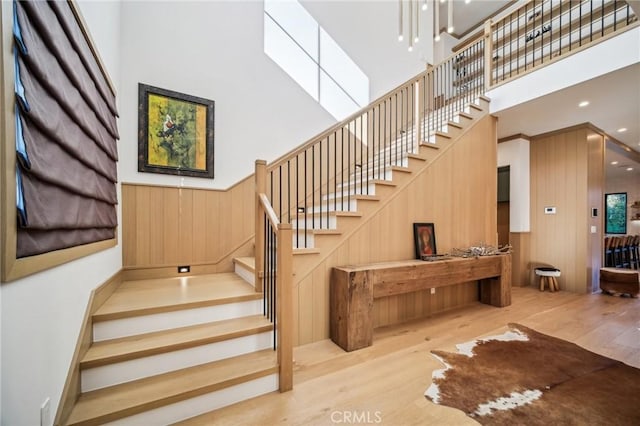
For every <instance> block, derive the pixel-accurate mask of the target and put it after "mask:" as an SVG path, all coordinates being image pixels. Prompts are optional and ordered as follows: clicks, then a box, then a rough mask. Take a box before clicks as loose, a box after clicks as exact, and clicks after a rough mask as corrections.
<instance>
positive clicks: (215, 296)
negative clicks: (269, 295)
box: [93, 272, 262, 322]
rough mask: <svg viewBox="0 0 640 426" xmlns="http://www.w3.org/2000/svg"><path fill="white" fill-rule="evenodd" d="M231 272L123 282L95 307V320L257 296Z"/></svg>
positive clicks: (211, 304)
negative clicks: (102, 302)
mask: <svg viewBox="0 0 640 426" xmlns="http://www.w3.org/2000/svg"><path fill="white" fill-rule="evenodd" d="M261 297H262V295H261V294H260V293H256V292H255V289H254V288H253V287H252V286H251V285H250V284H249V283H247V282H246V281H244V280H243V279H242V278H241V277H239V276H238V275H236V274H234V273H233V272H228V273H220V274H208V275H199V276H189V277H173V278H162V279H150V280H139V281H125V282H123V283H122V284H121V285H120V287H118V288H117V289H116V291H115V292H114V293H113V294H112V295H111V297H109V299H107V300H106V301H105V303H104V304H103V305H102V306H101V307H100V308H98V310H97V311H96V313H95V314H94V315H93V321H94V322H100V321H107V320H112V319H119V318H128V317H134V316H139V315H148V314H154V313H159V312H170V311H176V310H180V309H190V308H196V307H203V306H213V305H219V304H224V303H231V302H241V301H246V300H255V299H260V298H261Z"/></svg>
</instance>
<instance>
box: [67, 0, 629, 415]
mask: <svg viewBox="0 0 640 426" xmlns="http://www.w3.org/2000/svg"><path fill="white" fill-rule="evenodd" d="M609 3H610V2H609ZM619 3H620V7H625V8H626V10H627V12H626V15H621V16H625V18H624V19H625V22H624V25H626V26H629V25H636V26H637V24H634V23H635V22H636V21H637V18H636V17H635V15H632V14H631V15H630V13H629V8H628V5H626V2H619ZM613 4H614V6H612V7H613V8H614V9H612V11H613V18H612V22H613V23H614V25H613V31H616V25H618V26H621V25H623V24H622V23H618V17H617V16H618V15H617V13H619V12H616V11H617V10H618V9H616V7H617V6H618V2H614V3H613ZM601 6H602V7H603V9H602V13H601V23H600V25H601V35H600V37H604V36H605V19H604V16H605V15H604V13H605V12H607V13H609V12H608V9H607V10H605V8H604V3H602V4H601ZM556 7H558V8H559V9H558V14H555V15H554V16H556V17H558V16H564V15H566V14H567V13H569V18H570V19H569V21H565V22H571V19H575V18H572V17H571V16H572V15H571V13H572V12H571V11H572V9H571V8H569V9H565V10H564V12H563V9H562V6H561V3H560V2H558V6H556ZM572 8H575V7H574V6H572ZM580 8H581V7H580ZM554 11H555V9H548V11H547V13H548V14H549V15H551V14H552V13H553V12H554ZM527 13H528V12H527V10H526V8H525V15H527ZM581 13H582V12H580V14H578V15H576V16H578V18H577V19H578V22H580V25H579V26H578V27H579V28H582V26H583V24H582V22H583V18H582V17H581V16H582V15H581ZM542 15H543V16H546V15H545V14H544V12H542ZM513 16H516V23H518V22H520V21H521V19H520V18H521V14H520V11H518V13H517V14H516V15H514V14H513V13H512V14H510V15H509V18H508V19H507V18H505V19H507V20H505V21H504V22H503V21H500V22H499V23H498V24H494V25H492V26H491V29H490V32H488V33H487V37H486V39H487V43H488V45H487V46H485V44H484V40H479V41H477V42H475V43H473V44H472V45H470V46H469V47H467V48H466V49H464V50H462V51H460V52H458V53H456V54H455V55H453V56H452V57H450V58H449V59H447V60H445V61H444V62H443V63H441V64H438V65H437V66H436V67H434V68H432V69H430V70H428V71H426V72H425V73H421V74H420V75H419V76H417V77H415V78H413V79H411V80H409V81H408V82H407V83H405V84H404V85H401V86H399V87H398V88H396V89H394V90H393V91H391V92H389V93H388V94H386V95H384V96H382V97H381V98H379V99H378V100H376V101H375V102H373V103H372V104H371V105H369V106H368V107H367V108H365V109H363V110H362V111H360V112H358V113H356V114H354V115H353V116H352V117H349V118H347V119H346V120H344V121H343V122H341V123H338V124H337V125H336V126H334V127H332V128H330V129H328V130H327V131H326V132H324V133H322V134H321V135H319V136H317V137H316V138H313V139H312V140H311V141H309V142H308V143H306V144H304V145H302V146H301V147H299V148H298V149H296V150H295V151H293V152H292V153H290V154H288V155H287V156H286V157H283V158H282V159H280V160H278V161H275V162H274V163H272V164H270V165H269V166H268V167H267V166H266V163H264V162H262V163H261V166H260V167H258V165H257V166H256V174H255V178H256V196H257V198H256V199H257V200H258V202H257V206H256V207H257V209H256V210H257V212H256V226H255V230H256V232H255V240H256V242H255V249H256V256H255V258H240V259H235V262H234V263H235V272H228V273H221V274H214V275H202V276H197V277H182V278H166V279H154V280H139V281H126V282H123V283H122V284H121V286H120V287H119V288H118V289H117V290H116V291H115V292H114V293H113V295H112V296H111V297H110V298H109V299H108V300H107V301H106V302H105V303H104V304H103V305H102V306H101V307H100V308H99V309H98V310H97V311H96V312H95V313H94V315H93V316H92V318H91V323H92V324H93V341H92V343H91V345H90V347H89V348H88V350H87V351H86V354H85V355H84V357H83V358H82V360H81V361H80V363H79V366H80V370H81V378H80V388H81V390H80V395H79V398H78V400H77V402H76V404H75V406H74V407H73V409H72V411H71V413H70V415H69V417H68V419H66V424H72V425H76V424H77V425H80V424H82V425H95V424H105V423H114V424H136V425H141V424H144V425H153V424H168V423H175V422H179V421H181V420H185V419H188V418H192V417H194V416H198V415H200V414H203V413H206V412H210V411H212V410H215V409H217V408H221V407H223V406H226V405H230V404H233V403H235V402H239V401H242V400H245V399H249V398H252V397H255V396H258V395H261V394H264V393H268V392H272V391H275V390H278V389H283V383H285V382H287V383H289V384H288V385H284V389H288V388H290V386H291V375H292V367H291V345H292V342H291V337H290V336H287V333H286V332H281V330H280V328H279V327H281V324H287V323H289V327H291V325H290V323H292V321H291V320H288V319H285V320H284V321H281V318H280V315H281V314H282V311H285V314H286V315H291V312H287V309H289V310H291V308H288V306H289V305H290V301H289V302H285V303H280V299H279V298H275V296H274V295H273V294H274V293H275V289H276V288H278V289H279V290H278V291H279V292H280V293H278V297H281V295H285V296H284V297H285V298H286V297H289V298H290V297H291V293H292V290H291V281H292V276H293V275H294V274H295V275H296V277H297V278H296V279H300V277H304V276H306V275H307V274H308V273H309V271H311V269H312V268H313V266H314V265H317V264H318V263H319V262H322V260H323V259H326V258H327V256H328V255H329V254H330V253H332V252H333V251H335V249H336V247H338V246H339V245H340V244H341V243H343V242H345V241H346V240H347V239H348V238H349V236H350V235H352V234H354V233H355V232H356V230H357V229H358V227H360V226H362V224H363V223H366V222H367V221H368V220H369V219H371V218H372V217H374V216H375V215H376V212H379V211H380V210H381V209H382V208H383V207H384V206H385V205H387V204H389V203H390V202H391V201H392V200H393V199H394V194H398V193H399V192H401V190H402V189H403V188H406V187H407V186H408V185H409V184H410V183H411V182H412V180H414V179H415V178H416V176H418V175H419V174H421V173H422V172H423V171H425V170H426V169H427V168H428V167H429V165H430V164H432V163H434V162H435V161H437V160H438V158H439V157H440V156H442V155H443V154H444V153H445V152H447V150H448V149H449V148H451V147H453V146H454V144H455V142H456V140H457V139H458V138H459V137H460V136H462V135H464V134H465V132H466V131H467V130H468V129H469V128H471V127H472V126H473V124H474V122H476V121H477V120H478V119H480V118H481V117H483V116H485V115H486V114H488V111H489V108H488V106H489V99H487V98H486V97H484V96H483V94H484V93H485V88H486V87H485V84H486V81H485V74H487V75H488V79H486V80H488V82H489V84H495V83H498V82H501V81H505V80H507V79H509V78H512V77H514V76H515V75H516V74H517V73H518V72H519V71H518V70H519V67H520V63H521V62H522V63H523V64H525V66H524V70H525V71H526V69H527V66H528V67H529V68H531V67H532V66H539V65H542V63H543V62H544V59H543V58H546V57H547V56H546V55H548V56H550V57H551V56H552V57H553V58H554V59H550V60H547V62H549V61H551V60H556V59H559V58H560V55H566V54H567V52H568V51H569V50H571V49H573V47H574V45H575V44H576V40H578V42H579V43H578V47H582V41H581V40H582V34H581V32H580V33H579V38H577V39H576V38H574V39H572V38H571V34H572V32H575V31H576V30H571V27H570V31H569V32H568V33H565V35H564V36H563V35H562V32H560V34H558V37H557V38H555V39H554V38H553V37H549V38H548V39H546V40H547V41H546V44H545V43H544V42H543V40H542V38H541V39H540V42H539V46H538V45H536V47H535V49H539V51H540V53H544V55H542V54H540V55H537V56H535V55H536V54H534V53H532V52H534V50H531V51H527V50H526V49H525V51H524V53H523V54H521V52H520V50H521V49H520V47H519V46H518V45H516V47H515V49H511V47H509V46H510V44H511V37H509V38H508V42H507V41H506V40H507V38H505V32H504V29H505V28H511V25H512V23H511V21H510V20H512V19H513V18H512V17H513ZM523 16H524V15H523ZM607 16H608V15H607ZM556 19H557V18H556ZM507 21H508V22H507ZM526 25H530V24H526ZM565 25H566V23H565ZM607 28H608V27H607ZM500 29H502V33H500ZM525 30H526V31H529V30H530V28H528V27H526V26H525V28H523V32H522V34H524V33H525V32H526V31H525ZM580 31H581V30H580ZM567 34H569V36H568V37H569V39H568V41H567V42H566V43H565V40H564V39H565V38H566V37H567ZM588 35H589V37H590V38H593V34H592V33H591V31H590V32H589V34H588ZM534 44H535V43H534ZM505 46H507V47H508V49H505ZM485 49H486V52H488V54H485ZM498 49H501V50H500V51H498ZM544 49H556V50H553V51H552V52H551V53H550V52H549V51H548V50H544ZM512 50H513V52H512ZM505 52H507V53H508V55H506V54H505ZM536 52H537V50H536ZM498 53H499V54H498ZM528 55H532V56H533V57H532V58H531V60H529V59H528V58H529V56H528ZM521 56H522V57H523V58H524V59H522V61H519V60H518V59H513V58H518V57H521ZM556 57H557V58H556ZM496 61H498V62H496ZM514 61H515V64H516V66H515V68H514V67H512V66H509V67H508V68H507V65H506V64H511V63H513V62H514ZM494 62H496V63H494ZM485 63H486V67H485ZM527 64H528V65H527ZM507 69H508V72H507ZM514 69H515V71H514ZM283 235H284V237H283ZM285 241H286V242H287V244H283V242H285ZM288 242H290V243H291V244H288ZM283 246H284V247H285V250H284V251H285V255H282V251H283V250H282V247H283ZM291 246H292V247H293V250H291ZM289 258H292V259H289ZM287 264H288V265H287ZM283 265H284V267H283ZM292 270H293V272H294V273H292ZM323 276H324V275H323ZM256 277H259V281H257V280H256ZM282 282H285V284H282ZM281 286H284V287H281ZM282 288H284V291H281V289H282ZM263 295H264V296H267V295H271V296H270V297H272V299H271V300H270V301H269V302H265V300H267V299H263ZM275 300H278V308H277V310H276V309H275ZM283 306H284V307H285V308H283ZM276 317H277V318H278V320H277V321H278V328H277V329H278V336H277V337H278V339H277V340H276V339H275V338H274V337H276V336H275V334H274V328H276V327H275V325H274V323H273V321H275V319H276ZM283 336H285V337H284V338H283ZM280 339H285V340H288V341H287V342H286V345H282V344H281V343H282V342H281V340H280ZM276 341H277V343H276ZM276 344H277V346H278V350H279V351H280V350H281V348H282V347H283V346H284V347H286V348H288V351H287V352H288V353H285V354H284V355H282V353H279V352H277V351H274V346H276ZM283 357H284V358H283ZM287 357H288V359H287ZM283 365H287V367H286V368H287V371H288V374H289V377H288V378H287V379H286V380H283V377H284V376H283V375H282V370H283V367H282V366H283ZM279 374H280V375H279Z"/></svg>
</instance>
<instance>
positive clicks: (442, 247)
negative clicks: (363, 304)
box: [293, 108, 497, 345]
mask: <svg viewBox="0 0 640 426" xmlns="http://www.w3.org/2000/svg"><path fill="white" fill-rule="evenodd" d="M487 110H488V108H485V109H484V110H483V112H482V113H481V114H474V120H473V121H472V122H471V123H469V124H468V125H467V126H466V127H465V128H464V129H463V130H462V131H461V132H460V133H459V135H458V136H457V137H455V138H454V139H452V140H451V141H450V142H449V143H447V144H446V146H443V147H442V148H440V150H439V151H438V153H437V155H436V156H435V157H433V158H432V159H430V160H428V161H426V162H425V163H424V164H423V165H421V166H419V167H416V168H412V169H411V170H410V173H407V174H406V176H402V177H401V179H399V180H398V182H397V186H396V187H395V188H394V190H393V192H392V193H391V194H390V195H389V196H388V197H385V198H384V199H381V200H380V201H378V203H377V204H376V206H375V207H372V208H370V209H369V210H368V211H367V212H366V213H363V215H362V216H361V217H357V218H349V223H346V224H345V223H344V221H339V223H338V227H339V230H340V231H341V234H340V235H335V236H333V237H332V238H329V237H327V238H325V239H323V240H322V242H321V244H318V247H316V248H315V251H316V254H314V255H311V256H294V267H293V270H294V295H293V297H294V300H295V301H297V304H296V306H295V307H294V318H296V319H297V320H296V321H295V322H296V323H297V324H299V327H298V330H297V336H296V337H297V340H296V344H298V345H300V344H305V343H309V342H313V341H317V340H321V339H326V338H328V337H329V298H330V295H329V293H330V291H329V278H330V272H331V268H332V267H333V266H341V265H347V264H357V263H372V262H381V261H390V260H406V259H408V258H413V257H414V249H413V230H412V223H413V222H434V223H435V224H436V242H437V244H438V249H439V252H444V251H447V250H450V249H451V248H453V247H456V246H463V245H469V244H472V243H477V242H480V241H484V242H487V243H494V241H493V240H495V238H496V237H495V235H496V221H495V220H494V219H490V220H486V219H484V216H485V215H484V214H482V215H478V216H479V217H480V216H481V217H482V218H483V219H482V220H476V219H473V218H471V219H470V220H468V222H470V223H462V222H461V223H460V228H461V230H459V231H457V232H456V231H455V230H453V229H452V228H455V226H454V225H455V223H453V224H452V223H450V222H451V221H455V220H456V219H455V217H457V216H460V213H461V212H456V211H455V210H456V209H457V207H456V205H457V204H461V205H464V209H465V211H464V215H465V216H470V213H471V211H472V210H474V209H475V208H474V206H468V205H466V203H465V202H464V200H459V197H460V196H461V195H460V194H463V193H468V192H469V191H468V190H463V189H464V188H465V187H467V186H470V187H473V188H474V189H473V192H474V193H476V195H474V194H471V196H472V198H473V199H474V200H476V199H479V198H484V199H488V200H489V201H487V202H486V206H487V207H486V208H485V209H488V210H489V211H491V209H493V210H492V211H493V213H490V216H492V217H494V218H495V214H496V213H495V209H496V205H497V199H496V194H495V192H496V185H497V184H496V175H495V171H496V167H497V157H496V149H497V148H496V145H497V137H496V124H495V118H494V117H490V116H487V114H488V113H487ZM478 132H481V133H484V134H485V137H484V139H485V140H484V141H482V142H484V143H480V142H479V143H477V144H476V145H481V146H482V147H483V148H486V150H488V151H489V153H488V155H483V152H478V153H475V152H474V154H473V155H472V156H470V155H469V154H465V151H470V150H469V149H467V148H466V145H469V144H471V145H469V146H471V147H472V149H471V151H474V149H473V144H472V142H473V141H470V139H473V138H477V135H476V133H478ZM487 140H488V141H487ZM461 142H462V143H463V145H465V146H463V147H462V148H461V147H460V144H461ZM424 149H430V148H428V147H421V152H420V153H422V150H424ZM475 151H477V149H476V150H475ZM479 157H483V160H482V161H483V162H484V163H488V165H487V164H483V165H481V166H478V167H479V168H480V169H481V173H480V174H481V175H482V181H480V180H478V176H476V175H477V174H478V173H476V172H473V170H472V169H473V167H472V166H473V165H474V164H475V160H476V158H477V159H479ZM485 157H486V158H485ZM456 163H458V164H456ZM462 163H464V164H462ZM456 168H459V172H458V176H457V177H456V176H452V174H453V173H454V171H455V170H456ZM435 169H438V170H449V171H451V173H444V172H441V174H442V175H441V176H433V173H432V172H431V171H433V170H435ZM470 171H471V172H472V173H473V175H472V176H471V178H470V179H469V180H465V179H464V178H462V179H461V178H460V176H459V175H460V174H464V173H468V172H470ZM424 182H432V184H431V185H432V186H434V187H435V188H436V190H435V191H434V192H438V194H440V195H438V196H437V198H438V199H437V200H436V199H432V198H431V197H430V195H429V194H426V193H425V194H424V198H425V199H427V200H429V201H427V204H430V205H431V207H430V208H425V209H420V208H419V209H420V210H421V211H416V209H415V208H412V207H411V206H419V205H420V206H422V205H424V203H425V202H424V200H421V198H423V197H420V196H416V195H415V194H419V193H420V191H418V190H416V187H418V186H419V185H422V184H423V183H424ZM433 182H437V184H433ZM395 183H396V180H395V177H394V184H395ZM439 187H441V188H440V189H438V188H439ZM455 187H460V190H457V189H455ZM409 189H411V191H409ZM409 192H413V193H414V196H413V198H411V199H410V198H408V194H409ZM477 194H482V196H481V197H479V196H478V195H477ZM489 206H493V207H489ZM445 207H446V208H445ZM438 210H442V211H446V212H448V213H447V214H450V215H452V216H453V217H452V218H451V221H450V220H449V219H448V218H447V217H446V215H443V214H441V213H438ZM390 212H391V213H390ZM473 214H476V215H477V211H475V213H473ZM388 217H396V218H397V219H394V220H386V221H385V218H388ZM471 222H472V223H471ZM471 227H475V228H476V229H475V230H474V229H470V228H471ZM439 229H441V232H440V233H439Z"/></svg>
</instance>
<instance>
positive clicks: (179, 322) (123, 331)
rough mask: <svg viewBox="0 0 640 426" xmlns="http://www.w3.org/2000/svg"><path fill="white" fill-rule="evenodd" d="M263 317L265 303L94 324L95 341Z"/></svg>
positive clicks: (232, 304)
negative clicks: (207, 323) (228, 320)
mask: <svg viewBox="0 0 640 426" xmlns="http://www.w3.org/2000/svg"><path fill="white" fill-rule="evenodd" d="M261 313H262V300H261V299H257V300H250V301H246V302H236V303H227V304H223V305H215V306H206V307H203V308H195V309H184V310H180V311H173V312H163V313H159V314H152V315H143V316H139V317H131V318H123V319H117V320H112V321H102V322H97V323H94V324H93V341H94V342H100V341H102V340H109V339H117V338H119V337H127V336H134V335H136V334H142V333H150V332H153V331H161V330H169V329H172V328H177V327H186V326H188V325H195V324H203V323H206V322H213V321H221V320H225V319H231V318H239V317H243V316H248V315H258V314H261Z"/></svg>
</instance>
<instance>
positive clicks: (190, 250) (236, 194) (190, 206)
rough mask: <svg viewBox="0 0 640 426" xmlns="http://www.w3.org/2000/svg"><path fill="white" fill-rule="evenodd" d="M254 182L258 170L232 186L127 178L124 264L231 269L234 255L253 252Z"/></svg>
mask: <svg viewBox="0 0 640 426" xmlns="http://www.w3.org/2000/svg"><path fill="white" fill-rule="evenodd" d="M254 187H255V184H254V182H253V175H251V176H249V177H248V178H246V179H244V180H243V181H241V182H239V183H238V184H236V185H234V186H233V187H231V188H229V189H228V190H207V189H194V188H177V187H165V186H151V185H141V184H130V183H123V184H122V227H123V228H122V252H123V254H122V255H123V266H124V268H125V269H144V268H167V270H173V268H172V267H175V266H177V265H201V266H202V265H209V266H210V268H209V269H206V270H204V272H222V271H231V270H232V268H233V266H232V256H231V255H230V254H233V255H235V256H246V255H252V254H253V234H254V222H255V218H254V215H255V212H254V202H255V201H254V198H255V194H254ZM169 268H171V269H169ZM192 270H193V268H192ZM201 270H202V268H201Z"/></svg>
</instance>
